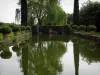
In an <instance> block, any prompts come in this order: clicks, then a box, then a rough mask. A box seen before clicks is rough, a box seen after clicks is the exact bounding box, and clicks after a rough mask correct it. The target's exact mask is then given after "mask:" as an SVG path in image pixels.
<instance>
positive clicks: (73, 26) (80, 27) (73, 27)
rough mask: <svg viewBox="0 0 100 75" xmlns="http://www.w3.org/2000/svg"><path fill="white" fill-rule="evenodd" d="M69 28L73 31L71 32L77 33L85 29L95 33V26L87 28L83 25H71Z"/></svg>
mask: <svg viewBox="0 0 100 75" xmlns="http://www.w3.org/2000/svg"><path fill="white" fill-rule="evenodd" d="M71 28H72V29H73V30H78V31H85V30H86V29H87V30H88V31H96V29H97V28H96V26H95V25H89V26H87V27H86V26H85V25H79V26H78V25H72V26H71Z"/></svg>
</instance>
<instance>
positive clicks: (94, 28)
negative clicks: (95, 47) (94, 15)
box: [88, 25, 97, 35]
mask: <svg viewBox="0 0 100 75" xmlns="http://www.w3.org/2000/svg"><path fill="white" fill-rule="evenodd" d="M96 29H97V28H96V26H95V25H89V26H88V30H89V31H90V35H94V32H95V31H96Z"/></svg>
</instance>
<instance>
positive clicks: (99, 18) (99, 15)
mask: <svg viewBox="0 0 100 75" xmlns="http://www.w3.org/2000/svg"><path fill="white" fill-rule="evenodd" d="M95 20H96V27H97V32H100V11H98V12H97V14H96V16H95Z"/></svg>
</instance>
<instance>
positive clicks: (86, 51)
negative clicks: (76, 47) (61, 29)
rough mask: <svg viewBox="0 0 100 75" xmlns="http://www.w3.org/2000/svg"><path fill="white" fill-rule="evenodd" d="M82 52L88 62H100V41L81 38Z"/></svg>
mask: <svg viewBox="0 0 100 75" xmlns="http://www.w3.org/2000/svg"><path fill="white" fill-rule="evenodd" d="M81 43H83V44H80V54H81V56H82V57H83V60H85V61H86V62H88V63H89V64H90V63H93V62H100V43H96V42H93V41H90V40H83V41H82V40H81Z"/></svg>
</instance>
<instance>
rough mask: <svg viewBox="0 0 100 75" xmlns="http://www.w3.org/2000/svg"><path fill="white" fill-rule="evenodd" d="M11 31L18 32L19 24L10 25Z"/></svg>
mask: <svg viewBox="0 0 100 75" xmlns="http://www.w3.org/2000/svg"><path fill="white" fill-rule="evenodd" d="M12 31H13V32H18V31H20V28H19V26H13V27H12Z"/></svg>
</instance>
